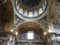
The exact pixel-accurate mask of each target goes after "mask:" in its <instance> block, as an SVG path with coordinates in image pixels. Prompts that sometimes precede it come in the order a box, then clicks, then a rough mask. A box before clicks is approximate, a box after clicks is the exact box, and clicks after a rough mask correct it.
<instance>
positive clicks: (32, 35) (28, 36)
mask: <svg viewBox="0 0 60 45" xmlns="http://www.w3.org/2000/svg"><path fill="white" fill-rule="evenodd" d="M27 39H34V32H33V31H28V33H27Z"/></svg>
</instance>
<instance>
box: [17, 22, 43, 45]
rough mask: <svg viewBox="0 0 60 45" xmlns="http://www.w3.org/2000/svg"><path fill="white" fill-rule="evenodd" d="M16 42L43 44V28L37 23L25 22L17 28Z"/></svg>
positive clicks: (28, 44)
mask: <svg viewBox="0 0 60 45" xmlns="http://www.w3.org/2000/svg"><path fill="white" fill-rule="evenodd" d="M17 32H18V35H17V42H18V45H19V44H27V45H30V44H33V45H34V44H35V45H39V44H41V45H43V44H44V29H43V28H42V27H41V26H40V25H39V24H37V23H33V22H27V23H23V24H21V25H20V26H19V27H18V29H17Z"/></svg>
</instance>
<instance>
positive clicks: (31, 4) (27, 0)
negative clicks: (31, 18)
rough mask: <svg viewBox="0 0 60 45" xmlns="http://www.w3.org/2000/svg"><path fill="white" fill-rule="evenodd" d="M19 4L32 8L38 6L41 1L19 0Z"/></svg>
mask: <svg viewBox="0 0 60 45" xmlns="http://www.w3.org/2000/svg"><path fill="white" fill-rule="evenodd" d="M21 2H22V4H24V5H25V6H27V7H34V6H36V5H38V4H39V3H40V2H41V0H21Z"/></svg>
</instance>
